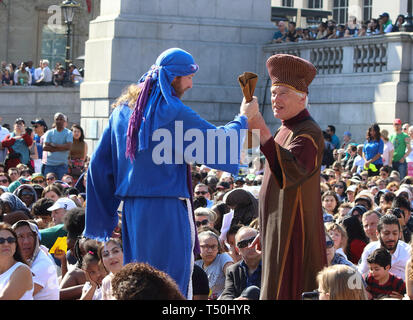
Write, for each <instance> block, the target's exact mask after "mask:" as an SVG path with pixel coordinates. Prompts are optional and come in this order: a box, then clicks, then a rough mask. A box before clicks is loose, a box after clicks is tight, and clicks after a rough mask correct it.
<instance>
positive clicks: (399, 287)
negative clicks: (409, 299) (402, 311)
mask: <svg viewBox="0 0 413 320" xmlns="http://www.w3.org/2000/svg"><path fill="white" fill-rule="evenodd" d="M367 262H368V264H369V268H370V272H369V274H368V275H367V277H366V283H367V291H368V292H369V294H370V295H371V297H372V299H380V298H384V297H390V298H395V299H402V298H403V295H404V294H405V293H406V283H405V282H404V281H403V279H401V278H399V277H397V276H395V275H394V274H392V273H391V272H389V270H390V267H391V254H390V253H389V252H388V251H387V250H386V249H385V248H379V249H376V250H374V251H373V253H371V254H370V255H369V257H368V258H367Z"/></svg>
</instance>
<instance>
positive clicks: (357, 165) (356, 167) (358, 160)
mask: <svg viewBox="0 0 413 320" xmlns="http://www.w3.org/2000/svg"><path fill="white" fill-rule="evenodd" d="M363 148H364V144H359V145H358V146H357V156H356V157H355V158H354V162H353V168H351V172H352V173H357V174H360V173H361V172H362V171H363V168H364V158H363Z"/></svg>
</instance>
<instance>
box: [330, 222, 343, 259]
mask: <svg viewBox="0 0 413 320" xmlns="http://www.w3.org/2000/svg"><path fill="white" fill-rule="evenodd" d="M326 231H327V233H328V234H329V235H330V237H331V239H332V240H333V241H334V248H335V249H336V253H338V254H341V255H342V256H343V257H345V258H346V259H347V255H346V254H345V253H344V251H345V250H346V246H347V232H346V230H345V229H344V228H343V227H342V226H340V225H339V224H337V223H334V222H330V223H328V224H326Z"/></svg>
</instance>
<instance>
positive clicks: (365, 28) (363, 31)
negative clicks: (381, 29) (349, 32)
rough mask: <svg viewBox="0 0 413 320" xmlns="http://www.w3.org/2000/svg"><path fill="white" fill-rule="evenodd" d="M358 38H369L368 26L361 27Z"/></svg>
mask: <svg viewBox="0 0 413 320" xmlns="http://www.w3.org/2000/svg"><path fill="white" fill-rule="evenodd" d="M357 36H358V37H365V36H367V25H366V24H362V25H361V27H360V31H359V32H358V34H357Z"/></svg>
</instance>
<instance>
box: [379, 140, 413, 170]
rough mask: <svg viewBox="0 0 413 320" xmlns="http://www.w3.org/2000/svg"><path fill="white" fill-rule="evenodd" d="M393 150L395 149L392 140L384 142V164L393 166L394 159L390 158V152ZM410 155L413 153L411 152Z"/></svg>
mask: <svg viewBox="0 0 413 320" xmlns="http://www.w3.org/2000/svg"><path fill="white" fill-rule="evenodd" d="M383 142H384V141H383ZM393 150H394V146H393V143H391V142H390V141H387V142H384V148H383V155H382V159H383V166H391V165H392V160H393V159H390V152H392V151H393ZM410 155H411V153H410ZM410 155H409V156H410ZM406 160H407V159H406ZM412 161H413V160H412ZM407 162H409V161H408V160H407Z"/></svg>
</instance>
